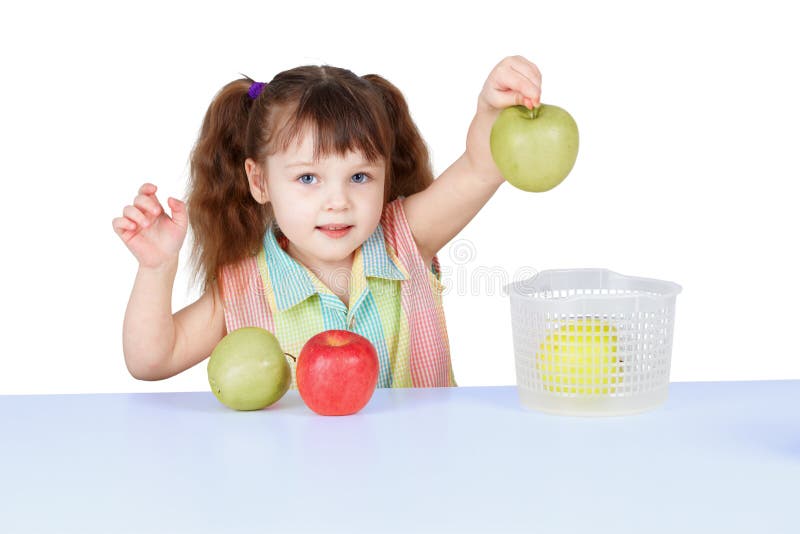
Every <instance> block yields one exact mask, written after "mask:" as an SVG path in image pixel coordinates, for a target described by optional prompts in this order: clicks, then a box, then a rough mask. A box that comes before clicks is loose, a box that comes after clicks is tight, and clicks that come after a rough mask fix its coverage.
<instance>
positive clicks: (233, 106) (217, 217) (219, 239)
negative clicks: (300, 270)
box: [187, 77, 271, 291]
mask: <svg viewBox="0 0 800 534" xmlns="http://www.w3.org/2000/svg"><path fill="white" fill-rule="evenodd" d="M252 83H253V80H251V79H249V78H247V77H245V78H243V79H239V80H235V81H233V82H231V83H229V84H227V85H225V86H224V87H223V88H222V89H221V90H220V91H219V93H217V95H216V96H215V97H214V99H213V100H212V102H211V104H210V105H209V107H208V110H207V111H206V115H205V118H204V119H203V126H202V128H201V129H200V135H199V137H198V139H197V143H196V144H195V146H194V148H193V150H192V153H191V159H190V168H191V177H190V182H189V194H188V200H187V211H188V213H189V223H190V224H191V227H192V233H193V237H194V239H193V244H192V254H191V258H192V264H193V280H194V281H195V282H196V281H197V280H198V279H199V278H202V281H203V284H202V288H203V290H204V291H205V290H206V289H208V287H209V285H210V284H212V283H213V282H214V280H215V279H216V275H217V271H218V269H219V268H220V267H221V266H222V265H225V264H227V263H232V262H234V261H237V260H239V259H241V258H243V257H246V256H248V255H251V254H254V253H255V251H257V250H258V247H259V246H260V243H261V239H262V237H263V235H264V231H265V229H266V225H267V221H268V220H269V217H270V212H271V208H270V207H269V205H267V206H264V205H262V204H259V203H258V202H256V201H255V199H253V197H252V195H251V194H250V186H249V183H248V180H247V173H246V172H245V169H244V161H245V158H246V155H245V142H246V135H247V124H248V117H249V114H250V108H251V107H252V105H253V99H252V98H250V96H249V95H248V90H249V88H250V85H251V84H252Z"/></svg>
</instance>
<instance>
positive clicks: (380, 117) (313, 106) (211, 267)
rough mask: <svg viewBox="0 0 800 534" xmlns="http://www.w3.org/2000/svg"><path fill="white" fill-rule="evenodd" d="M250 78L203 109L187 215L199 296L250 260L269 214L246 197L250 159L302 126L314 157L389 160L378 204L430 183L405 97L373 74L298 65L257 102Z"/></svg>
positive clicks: (285, 143) (276, 147) (260, 158)
mask: <svg viewBox="0 0 800 534" xmlns="http://www.w3.org/2000/svg"><path fill="white" fill-rule="evenodd" d="M252 83H253V80H252V79H251V78H249V77H247V76H245V77H244V78H240V79H238V80H235V81H233V82H230V83H228V84H227V85H225V86H224V87H223V88H222V89H221V90H220V91H219V92H218V93H217V94H216V95H215V96H214V99H213V100H212V101H211V104H210V105H209V107H208V110H207V111H206V115H205V118H204V119H203V125H202V127H201V129H200V135H199V137H198V139H197V143H196V144H195V146H194V148H193V149H192V153H191V159H190V170H191V177H190V182H189V194H188V200H187V210H188V213H189V223H190V224H191V228H192V233H193V244H192V255H191V257H192V263H193V281H194V282H195V283H196V281H197V280H198V279H199V278H202V280H203V284H202V289H203V291H206V290H207V289H208V288H209V286H210V285H211V284H213V283H214V282H215V280H216V275H217V272H218V270H219V268H220V267H221V266H223V265H226V264H229V263H234V262H237V261H239V260H241V259H244V258H246V257H248V256H251V255H253V254H256V253H257V252H258V250H259V249H260V247H261V242H262V239H263V237H264V233H265V231H266V229H267V227H268V225H269V224H270V222H271V221H272V219H273V218H274V214H273V211H272V207H271V206H270V204H269V203H267V204H266V205H264V204H259V203H258V202H256V200H255V199H254V198H253V197H252V195H251V193H250V186H249V183H248V180H247V174H246V172H245V167H244V162H245V159H247V158H252V159H253V160H255V161H256V162H257V163H258V164H259V165H261V166H262V168H266V165H265V163H266V159H267V157H268V156H269V155H271V154H275V153H276V152H278V151H282V150H285V149H286V148H288V147H289V146H290V145H291V143H292V142H294V141H296V140H297V138H298V136H299V135H300V134H301V133H302V132H303V131H304V130H305V128H309V127H310V128H312V131H313V132H314V136H315V146H314V158H315V159H318V158H319V157H320V156H323V155H325V156H328V155H331V154H337V155H341V156H343V155H345V154H346V153H347V152H348V151H350V150H352V151H360V152H361V153H363V155H364V157H365V158H367V159H368V160H369V161H370V162H374V161H378V160H380V159H383V160H384V161H385V162H386V183H385V190H384V204H385V203H388V202H391V201H392V200H394V199H396V198H398V197H399V196H409V195H411V194H413V193H416V192H417V191H421V190H423V189H425V188H426V187H428V185H430V184H431V182H432V181H433V172H432V170H431V164H430V158H429V155H428V149H427V147H426V145H425V142H424V141H423V139H422V136H421V135H420V133H419V131H418V130H417V127H416V125H415V124H414V122H413V121H412V119H411V115H410V114H409V111H408V106H407V104H406V102H405V99H404V98H403V95H402V93H400V91H399V90H398V89H397V88H396V87H395V86H394V85H392V84H391V83H390V82H388V81H387V80H385V79H384V78H382V77H380V76H378V75H377V74H368V75H365V76H362V77H359V76H357V75H355V74H353V73H352V72H350V71H349V70H346V69H341V68H337V67H332V66H327V65H325V66H303V67H297V68H294V69H291V70H287V71H284V72H281V73H280V74H278V75H277V76H275V77H274V78H273V79H272V81H270V82H269V83H268V84H267V85H266V86H265V87H264V89H263V91H262V92H261V94H260V95H259V96H258V97H257V98H256V99H255V100H254V99H252V98H251V97H250V96H249V95H248V91H249V89H250V85H251V84H252Z"/></svg>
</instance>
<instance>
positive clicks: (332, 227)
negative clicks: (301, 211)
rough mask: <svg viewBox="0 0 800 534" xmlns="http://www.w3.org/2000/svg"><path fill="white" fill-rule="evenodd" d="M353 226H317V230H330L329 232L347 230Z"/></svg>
mask: <svg viewBox="0 0 800 534" xmlns="http://www.w3.org/2000/svg"><path fill="white" fill-rule="evenodd" d="M352 227H353V226H352V225H334V226H317V230H328V231H335V230H346V229H347V228H352Z"/></svg>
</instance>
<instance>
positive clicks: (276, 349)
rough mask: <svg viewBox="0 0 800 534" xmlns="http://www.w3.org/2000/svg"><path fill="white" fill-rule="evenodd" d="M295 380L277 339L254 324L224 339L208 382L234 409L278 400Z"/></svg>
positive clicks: (253, 407) (254, 407)
mask: <svg viewBox="0 0 800 534" xmlns="http://www.w3.org/2000/svg"><path fill="white" fill-rule="evenodd" d="M291 383H292V373H291V369H290V368H289V362H288V361H287V360H286V357H285V355H284V352H283V349H281V346H280V344H279V343H278V340H277V338H276V337H275V336H274V335H273V334H272V333H271V332H269V331H268V330H265V329H263V328H258V327H254V326H247V327H244V328H239V329H237V330H234V331H232V332H230V333H229V334H228V335H226V336H225V337H223V338H222V340H220V342H219V343H218V344H217V346H216V347H214V350H213V352H212V353H211V358H210V359H209V361H208V384H209V385H210V386H211V391H213V392H214V395H215V396H216V397H217V399H218V400H219V401H220V402H221V403H222V404H224V405H225V406H227V407H229V408H233V409H234V410H260V409H262V408H265V407H267V406H269V405H271V404H274V403H275V402H277V401H278V400H279V399H280V398H281V397H283V396H284V394H286V392H287V391H288V389H289V386H290V385H291Z"/></svg>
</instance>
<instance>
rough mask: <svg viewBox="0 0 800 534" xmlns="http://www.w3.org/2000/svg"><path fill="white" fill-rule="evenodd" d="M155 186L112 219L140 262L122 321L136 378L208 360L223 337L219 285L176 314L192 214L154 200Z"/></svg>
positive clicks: (172, 203) (142, 191) (166, 373)
mask: <svg viewBox="0 0 800 534" xmlns="http://www.w3.org/2000/svg"><path fill="white" fill-rule="evenodd" d="M156 189H157V188H156V186H155V185H154V184H150V183H146V184H143V185H142V186H141V187H140V188H139V194H138V195H137V196H136V198H135V199H134V202H133V205H130V206H126V207H125V209H124V210H123V216H122V217H117V218H115V219H114V220H113V221H112V223H113V227H114V231H115V232H116V233H117V235H119V236H120V238H121V239H122V241H123V242H124V243H125V246H127V247H128V249H129V250H130V251H131V252H132V253H133V255H134V256H135V257H136V259H137V260H138V261H139V270H138V272H137V273H136V281H135V282H134V284H133V291H132V292H131V297H130V299H129V300H128V307H127V309H126V310H125V320H124V323H123V325H122V352H123V354H124V355H125V365H126V366H127V367H128V371H129V372H130V373H131V375H132V376H133V377H134V378H138V379H140V380H161V379H164V378H169V377H171V376H174V375H176V374H178V373H180V372H181V371H183V370H185V369H188V368H189V367H192V366H193V365H195V364H196V363H198V362H200V361H201V360H203V359H205V358H206V357H207V356H208V355H209V354H210V353H211V351H212V350H213V349H214V346H215V345H216V344H217V343H218V342H219V340H220V339H222V337H223V336H224V335H225V318H224V314H223V311H222V305H221V302H220V299H219V294H218V290H217V286H216V284H213V289H210V290H209V291H206V292H205V293H204V294H203V296H202V297H200V299H198V300H197V302H195V303H193V304H191V305H189V306H187V307H185V308H183V309H182V310H180V311H179V312H178V313H176V314H174V315H173V314H172V286H173V284H174V283H175V273H176V272H177V270H178V253H179V251H180V248H181V245H182V244H183V240H184V238H185V236H186V230H187V226H188V218H187V214H186V208H185V205H184V203H183V202H181V201H180V200H178V199H175V198H170V199H169V200H168V202H169V205H170V207H171V208H172V217H169V216H167V214H166V213H165V212H164V209H163V208H162V206H161V204H160V203H159V202H158V199H157V198H156Z"/></svg>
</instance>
